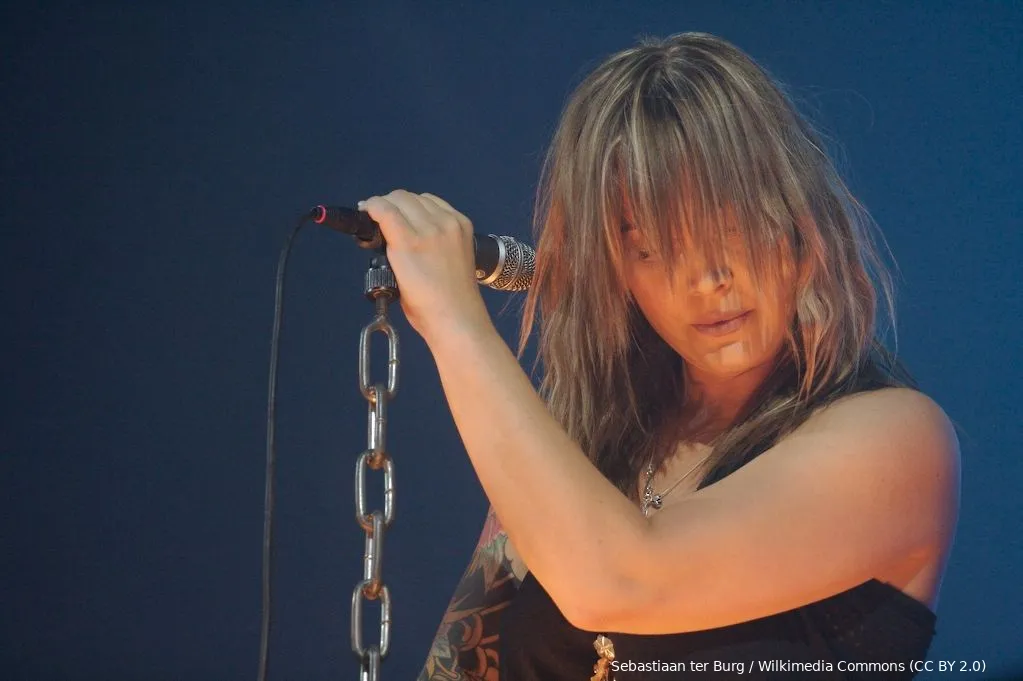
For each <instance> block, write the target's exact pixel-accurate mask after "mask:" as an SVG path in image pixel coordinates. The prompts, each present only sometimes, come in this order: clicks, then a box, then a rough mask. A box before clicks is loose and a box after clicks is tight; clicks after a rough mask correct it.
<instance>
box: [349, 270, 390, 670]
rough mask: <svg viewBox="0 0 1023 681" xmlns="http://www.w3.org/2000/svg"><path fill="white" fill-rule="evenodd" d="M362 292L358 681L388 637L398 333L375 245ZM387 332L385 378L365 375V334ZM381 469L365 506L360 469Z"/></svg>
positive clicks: (380, 655)
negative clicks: (366, 311) (362, 542)
mask: <svg viewBox="0 0 1023 681" xmlns="http://www.w3.org/2000/svg"><path fill="white" fill-rule="evenodd" d="M365 294H366V297H367V298H369V299H370V300H372V301H373V304H374V307H375V310H376V314H375V316H374V318H373V321H371V322H370V323H369V324H367V325H366V326H365V327H363V329H362V333H361V334H360V335H359V389H360V390H361V391H362V396H363V397H365V398H366V401H367V402H368V403H369V426H368V435H367V440H368V446H367V448H366V449H365V450H364V451H363V452H362V454H360V455H359V458H358V460H357V461H356V463H355V519H356V521H358V523H359V525H360V526H361V527H362V529H363V530H364V531H365V532H366V550H365V555H364V556H363V563H362V581H360V582H359V583H357V584H356V585H355V590H354V591H353V592H352V652H353V653H355V655H356V657H358V658H359V679H360V681H377V680H378V679H379V678H380V662H381V661H382V660H383V659H384V658H386V657H387V651H388V648H389V647H390V643H391V594H390V592H389V591H388V590H387V586H386V585H385V584H384V581H383V578H382V577H381V571H382V568H383V546H384V534H385V532H386V530H388V529H390V527H391V522H392V521H393V520H394V463H393V462H392V461H391V456H390V454H388V452H387V433H386V426H387V405H388V404H389V403H390V402H391V401H392V400H394V397H395V395H396V394H397V392H398V333H397V331H396V330H395V328H394V327H393V326H392V325H391V322H390V320H389V319H388V318H387V308H388V305H389V304H390V303H391V302H393V301H394V300H396V299H397V298H398V285H397V281H396V280H395V278H394V273H393V272H392V271H391V268H390V266H389V265H388V263H387V258H386V256H385V255H384V254H383V252H382V251H381V252H380V254H379V255H377V256H375V257H374V258H373V261H372V262H371V264H370V268H369V270H368V271H367V272H366V285H365ZM373 333H383V334H384V335H385V336H387V382H386V383H384V382H382V381H380V382H373V381H372V380H371V379H370V339H371V337H372V334H373ZM367 467H368V468H372V469H373V470H383V477H384V480H383V483H384V510H383V511H381V510H379V509H374V510H372V511H367V510H366V469H367ZM364 600H368V601H375V600H379V601H380V640H379V642H378V643H373V644H371V645H369V646H368V647H365V646H363V641H362V604H363V601H364Z"/></svg>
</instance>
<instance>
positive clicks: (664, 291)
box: [623, 221, 795, 386]
mask: <svg viewBox="0 0 1023 681" xmlns="http://www.w3.org/2000/svg"><path fill="white" fill-rule="evenodd" d="M623 230H624V232H623V239H624V245H625V249H624V252H625V263H626V267H625V271H626V277H627V281H628V286H629V290H630V292H631V293H632V296H633V297H634V298H635V301H636V304H637V305H638V307H639V309H640V310H641V311H642V312H643V315H644V316H645V317H646V319H647V320H648V321H649V322H650V325H651V326H652V327H653V328H654V330H655V331H656V332H657V333H658V335H660V337H661V338H663V339H664V341H665V342H666V343H668V345H670V346H671V347H672V348H674V350H675V351H676V352H677V353H678V354H679V355H680V356H681V357H682V359H683V360H684V361H685V362H686V365H687V369H688V372H689V375H690V377H691V378H693V379H694V380H695V381H696V382H698V383H701V384H704V385H708V386H710V385H713V384H719V383H722V382H727V381H728V379H732V378H736V377H738V376H740V375H744V374H752V375H750V376H748V377H749V378H750V379H751V380H752V379H756V380H753V383H754V384H755V383H757V382H759V379H760V378H762V377H763V376H766V374H767V373H768V371H769V370H770V367H771V364H772V360H773V359H774V358H775V356H776V355H777V353H778V352H779V351H780V350H781V349H782V347H783V345H784V342H785V331H786V329H787V328H789V326H790V325H791V323H792V320H793V315H794V288H793V281H794V278H793V277H792V271H794V269H795V268H794V267H791V266H785V267H783V268H782V270H783V271H782V273H781V276H780V277H779V279H780V280H779V281H775V282H773V283H771V282H756V281H754V280H753V277H752V273H751V271H750V268H749V267H748V266H747V264H746V262H745V254H744V253H742V250H743V248H742V243H741V242H739V241H738V238H739V237H736V238H735V239H733V240H732V241H731V242H729V246H728V248H727V250H726V257H725V261H724V262H723V263H722V264H721V265H720V266H718V267H712V266H711V263H709V262H708V260H707V258H705V257H704V256H703V254H701V253H699V252H697V251H698V249H686V252H685V253H684V254H683V255H682V257H681V261H680V262H679V263H678V265H677V266H676V271H675V276H674V278H673V280H672V278H671V277H669V275H668V272H667V270H666V268H665V266H664V263H663V261H662V259H661V258H660V256H659V255H657V253H656V252H655V250H654V249H653V248H652V247H651V246H652V245H651V244H650V243H649V242H648V241H647V240H646V239H644V237H643V236H642V235H641V234H640V232H639V231H637V230H636V229H633V228H631V225H630V223H629V222H628V221H627V223H626V225H625V226H624V227H623ZM738 313H743V316H742V317H741V318H740V319H738V320H736V321H734V322H732V323H730V324H727V325H718V326H716V327H707V326H703V324H705V323H708V322H713V321H714V318H715V317H716V316H717V317H719V316H720V315H722V314H726V315H727V316H728V317H734V316H735V315H736V314H738Z"/></svg>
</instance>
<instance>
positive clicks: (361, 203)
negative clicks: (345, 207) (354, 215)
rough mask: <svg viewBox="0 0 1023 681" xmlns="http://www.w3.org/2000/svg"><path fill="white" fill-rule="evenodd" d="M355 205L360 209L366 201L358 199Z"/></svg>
mask: <svg viewBox="0 0 1023 681" xmlns="http://www.w3.org/2000/svg"><path fill="white" fill-rule="evenodd" d="M355 205H356V206H358V207H359V210H362V207H363V206H365V205H366V202H365V201H359V202H358V203H357V204H355Z"/></svg>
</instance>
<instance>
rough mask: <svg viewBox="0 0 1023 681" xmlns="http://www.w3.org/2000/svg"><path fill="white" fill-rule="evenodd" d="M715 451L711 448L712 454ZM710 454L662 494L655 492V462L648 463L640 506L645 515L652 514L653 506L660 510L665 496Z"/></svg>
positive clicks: (706, 457)
mask: <svg viewBox="0 0 1023 681" xmlns="http://www.w3.org/2000/svg"><path fill="white" fill-rule="evenodd" d="M713 453H714V451H713V450H711V453H710V454H713ZM710 454H708V455H707V456H705V457H703V460H701V461H700V462H699V463H697V464H696V465H695V466H693V467H692V468H690V469H689V470H688V471H686V474H685V475H683V476H682V477H681V478H679V479H678V480H676V481H675V483H674V484H673V485H672V486H671V487H669V488H668V489H666V490H664V491H663V492H661V493H660V494H654V462H653V461H651V462H650V463H649V464H647V467H646V485H645V487H644V488H643V501H642V503H641V504H640V507H639V508H640V510H641V511H642V512H643V515H644V516H647V517H649V516H650V509H651V508H653V509H654V510H660V508H661V506H662V505H664V497H666V496H668V495H669V494H671V492H672V490H674V489H675V488H676V487H678V486H679V485H681V484H682V481H683V480H685V479H686V478H688V477H689V476H690V475H691V474H692V472H693V471H695V470H696V469H697V468H699V467H700V466H702V465H703V464H704V463H706V461H707V459H709V458H710Z"/></svg>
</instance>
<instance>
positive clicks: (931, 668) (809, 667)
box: [611, 660, 987, 674]
mask: <svg viewBox="0 0 1023 681" xmlns="http://www.w3.org/2000/svg"><path fill="white" fill-rule="evenodd" d="M907 670H908V671H912V672H916V673H919V672H985V671H987V662H985V661H984V660H912V661H909V662H906V661H904V660H900V661H897V662H885V661H877V662H862V661H856V662H846V661H843V660H839V661H838V662H831V661H828V660H817V661H816V662H794V661H791V660H749V661H748V662H736V661H733V660H729V661H726V662H722V661H718V660H713V661H706V662H696V661H687V662H669V661H665V660H645V661H639V660H621V661H618V660H615V661H614V662H612V663H611V671H612V672H616V671H623V672H711V673H715V672H716V673H721V672H728V673H731V674H745V673H746V672H750V673H752V672H754V671H758V672H796V673H798V672H835V671H838V672H905V671H907Z"/></svg>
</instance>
